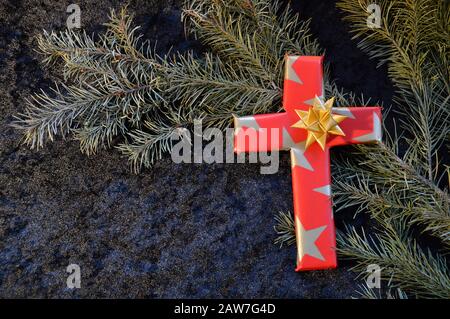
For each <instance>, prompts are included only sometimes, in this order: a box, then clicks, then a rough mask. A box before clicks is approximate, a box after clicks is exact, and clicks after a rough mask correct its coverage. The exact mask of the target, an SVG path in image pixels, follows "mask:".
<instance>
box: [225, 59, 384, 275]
mask: <svg viewBox="0 0 450 319" xmlns="http://www.w3.org/2000/svg"><path fill="white" fill-rule="evenodd" d="M322 63H323V57H321V56H286V61H285V68H286V69H285V80H284V95H283V107H284V109H285V111H286V112H284V113H276V114H263V115H254V116H246V117H235V121H234V125H235V152H237V153H241V152H263V151H279V150H290V152H291V164H292V187H293V195H294V196H293V197H294V217H295V231H296V237H297V268H296V270H297V271H303V270H314V269H326V268H335V267H336V266H337V261H336V233H335V226H334V220H333V210H332V202H331V188H330V182H331V175H330V153H329V150H330V148H331V147H333V146H338V145H347V144H358V143H370V142H377V141H380V140H381V108H380V107H333V102H334V98H330V99H329V100H325V96H324V85H323V66H322ZM274 129H275V130H274ZM276 129H278V130H279V132H278V131H277V130H276ZM252 131H253V132H252ZM249 133H254V134H256V136H259V137H261V136H263V135H264V137H265V139H263V140H262V141H263V142H262V143H261V140H258V142H256V143H255V142H253V143H249V142H248V141H249V138H248V136H249Z"/></svg>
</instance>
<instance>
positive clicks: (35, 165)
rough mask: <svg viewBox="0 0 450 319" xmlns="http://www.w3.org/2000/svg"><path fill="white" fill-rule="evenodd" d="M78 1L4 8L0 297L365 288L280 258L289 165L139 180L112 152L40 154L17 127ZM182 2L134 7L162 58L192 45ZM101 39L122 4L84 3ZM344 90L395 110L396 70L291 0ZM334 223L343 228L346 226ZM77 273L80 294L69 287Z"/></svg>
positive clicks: (327, 10)
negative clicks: (42, 52) (49, 34)
mask: <svg viewBox="0 0 450 319" xmlns="http://www.w3.org/2000/svg"><path fill="white" fill-rule="evenodd" d="M71 2H72V1H52V0H22V1H18V0H15V1H13V0H11V1H7V0H0V21H1V29H0V108H1V113H0V297H3V298H4V297H37V298H39V297H50V298H74V297H75V298H87V297H112V298H114V297H122V298H128V297H130V298H131V297H139V298H140V297H145V298H164V297H171V298H177V297H185V298H192V297H195V298H197V297H247V298H252V297H261V298H264V297H276V298H287V297H289V298H319V297H325V298H349V297H351V296H355V288H356V286H357V285H358V284H362V281H361V280H359V279H355V277H354V274H353V273H351V272H349V265H348V264H346V263H343V262H341V265H340V267H339V268H338V269H336V270H331V271H316V272H307V273H295V272H294V264H295V254H296V253H295V248H294V247H289V248H285V247H284V248H282V249H280V248H279V247H277V246H275V245H273V240H274V238H275V233H274V231H273V226H274V223H275V222H274V219H273V217H274V215H275V213H277V212H278V211H280V210H291V209H292V191H291V177H290V163H289V159H288V156H287V154H285V155H284V156H283V159H282V162H281V168H280V171H279V173H277V174H275V175H261V174H260V173H259V165H250V164H245V165H243V164H234V165H232V164H223V165H219V164H217V165H207V164H204V165H198V164H197V165H194V164H192V165H176V164H173V163H172V162H171V160H170V159H169V158H166V159H164V160H162V161H160V162H158V163H157V164H156V165H155V166H154V167H153V168H152V169H149V170H147V171H145V172H143V173H142V174H141V175H139V176H136V175H133V174H132V173H130V171H129V167H128V164H127V161H126V159H124V158H122V157H121V156H120V154H119V153H118V152H117V151H115V150H109V151H103V152H101V153H100V154H98V155H96V156H92V157H90V158H87V157H85V156H83V155H82V154H81V153H80V151H79V148H78V145H77V143H76V142H73V141H56V142H55V143H53V144H49V145H48V146H47V147H45V148H44V149H43V150H40V151H38V152H35V151H30V150H29V149H27V147H25V146H23V145H21V143H20V140H21V136H20V133H19V132H17V131H15V130H14V129H12V128H10V127H9V126H8V124H9V123H10V122H11V120H12V119H13V115H14V114H16V113H18V112H20V111H22V110H23V109H24V104H25V103H24V101H25V99H26V98H27V97H28V96H30V94H31V93H32V92H36V91H37V90H38V89H41V88H42V89H48V87H49V86H50V85H51V82H52V79H53V78H54V77H55V76H57V75H58V72H57V70H56V71H53V72H51V73H49V72H48V71H47V70H46V69H45V68H44V67H43V66H42V65H41V64H40V63H39V61H40V57H39V56H38V55H37V54H36V53H35V52H34V51H33V48H35V46H36V43H35V39H34V37H35V36H36V35H37V34H38V33H39V32H41V31H42V29H47V30H60V29H63V28H64V25H65V20H66V18H67V16H68V15H67V13H66V8H67V6H68V5H69V4H70V3H71ZM181 2H182V1H178V0H164V1H163V0H160V1H158V0H156V1H148V0H136V1H130V6H129V9H130V11H131V12H134V13H135V14H136V15H137V17H136V23H137V24H139V25H141V26H142V30H141V31H142V32H143V33H144V34H145V37H146V38H150V39H152V40H158V48H159V50H160V51H162V52H164V51H167V50H168V49H169V47H171V46H173V47H174V49H175V50H185V49H188V48H194V49H198V48H199V47H200V46H199V45H198V44H197V43H196V42H194V41H187V40H186V39H185V36H184V31H183V26H182V25H181V22H180V10H181ZM77 3H78V4H79V5H80V7H81V10H82V25H83V27H84V28H86V29H87V30H88V31H90V32H92V31H97V30H99V29H100V26H101V24H102V23H103V22H105V21H106V20H107V15H108V10H109V8H110V7H114V8H119V7H120V6H121V5H122V4H123V3H122V2H121V1H108V0H92V1H77ZM293 3H294V8H295V10H296V11H298V12H300V13H301V16H302V17H303V18H309V17H312V18H313V20H312V30H313V32H314V34H315V35H316V36H317V37H318V38H319V40H320V42H321V44H322V46H323V47H324V48H326V50H327V60H328V61H329V62H331V63H332V76H333V77H334V78H335V79H337V80H338V83H339V84H341V85H342V86H343V87H345V88H346V89H348V90H353V91H354V92H355V93H357V94H361V93H364V95H365V96H370V97H372V98H373V99H374V100H373V101H376V100H380V101H383V102H384V103H385V104H386V105H389V104H390V103H391V97H392V87H391V84H390V83H389V81H388V80H387V78H386V70H385V69H383V68H381V69H376V64H375V62H373V61H369V59H368V58H367V56H366V55H364V54H363V53H361V52H360V51H359V49H357V47H356V43H355V42H352V41H351V40H350V35H349V33H348V29H347V27H346V26H345V24H344V23H342V22H341V20H340V15H339V13H338V11H337V10H336V9H335V7H334V3H333V1H303V0H302V1H300V0H299V1H295V2H293ZM336 218H337V221H338V224H339V223H340V222H342V217H341V215H337V216H336ZM71 263H76V264H79V265H80V266H81V273H82V283H81V284H82V288H81V289H75V290H69V289H67V288H66V278H67V275H68V274H67V273H66V267H67V265H69V264H71Z"/></svg>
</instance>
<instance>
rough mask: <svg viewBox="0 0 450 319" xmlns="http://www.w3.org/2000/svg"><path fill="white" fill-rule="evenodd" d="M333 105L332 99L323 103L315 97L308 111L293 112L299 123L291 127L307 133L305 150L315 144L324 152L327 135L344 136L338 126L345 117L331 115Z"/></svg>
mask: <svg viewBox="0 0 450 319" xmlns="http://www.w3.org/2000/svg"><path fill="white" fill-rule="evenodd" d="M333 103H334V97H332V98H331V99H329V100H328V101H326V102H325V103H323V101H322V100H321V99H319V98H318V97H317V96H316V97H315V99H314V102H313V105H312V106H311V107H310V108H309V110H308V111H302V110H295V112H296V113H297V115H298V116H299V117H300V121H298V122H297V123H295V124H294V125H292V127H295V128H301V129H305V130H307V131H308V137H307V138H306V145H305V149H308V147H309V146H310V145H311V144H313V143H314V142H317V143H319V145H320V147H321V148H322V150H324V149H325V144H326V142H327V137H328V134H333V135H341V136H345V133H344V131H342V129H341V128H340V127H339V125H338V124H339V123H341V122H342V121H343V120H345V119H346V118H347V116H344V115H340V114H333V113H332V108H333Z"/></svg>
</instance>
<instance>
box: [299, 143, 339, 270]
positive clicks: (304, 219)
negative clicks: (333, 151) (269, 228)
mask: <svg viewBox="0 0 450 319" xmlns="http://www.w3.org/2000/svg"><path fill="white" fill-rule="evenodd" d="M329 157H330V155H329V149H328V147H326V148H325V150H321V149H319V146H318V145H317V144H315V145H312V146H311V147H310V148H308V151H307V152H306V151H305V150H304V144H298V145H297V146H296V147H293V148H292V149H291V162H292V187H293V195H294V218H295V232H296V237H297V268H296V271H304V270H311V269H327V268H335V267H336V266H337V261H336V251H335V247H336V234H335V227H334V220H333V211H332V205H331V197H330V196H331V190H330V159H329Z"/></svg>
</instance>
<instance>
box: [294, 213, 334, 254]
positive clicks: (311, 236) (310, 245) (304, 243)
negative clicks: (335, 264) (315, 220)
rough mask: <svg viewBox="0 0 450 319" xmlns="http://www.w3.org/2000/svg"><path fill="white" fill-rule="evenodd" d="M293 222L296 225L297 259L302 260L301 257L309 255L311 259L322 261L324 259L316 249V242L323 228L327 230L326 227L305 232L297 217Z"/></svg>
mask: <svg viewBox="0 0 450 319" xmlns="http://www.w3.org/2000/svg"><path fill="white" fill-rule="evenodd" d="M295 221H296V223H297V225H296V226H297V227H296V233H297V249H298V254H299V259H300V260H302V259H303V256H305V255H309V256H311V257H315V258H317V259H320V260H322V261H324V260H325V258H323V256H322V254H321V253H320V250H319V248H317V245H316V240H317V238H319V236H320V235H321V234H322V232H323V231H324V230H325V228H327V225H324V226H320V227H317V228H313V229H309V230H306V229H305V228H303V225H302V223H301V222H300V220H299V219H298V217H297V216H296V217H295Z"/></svg>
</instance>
